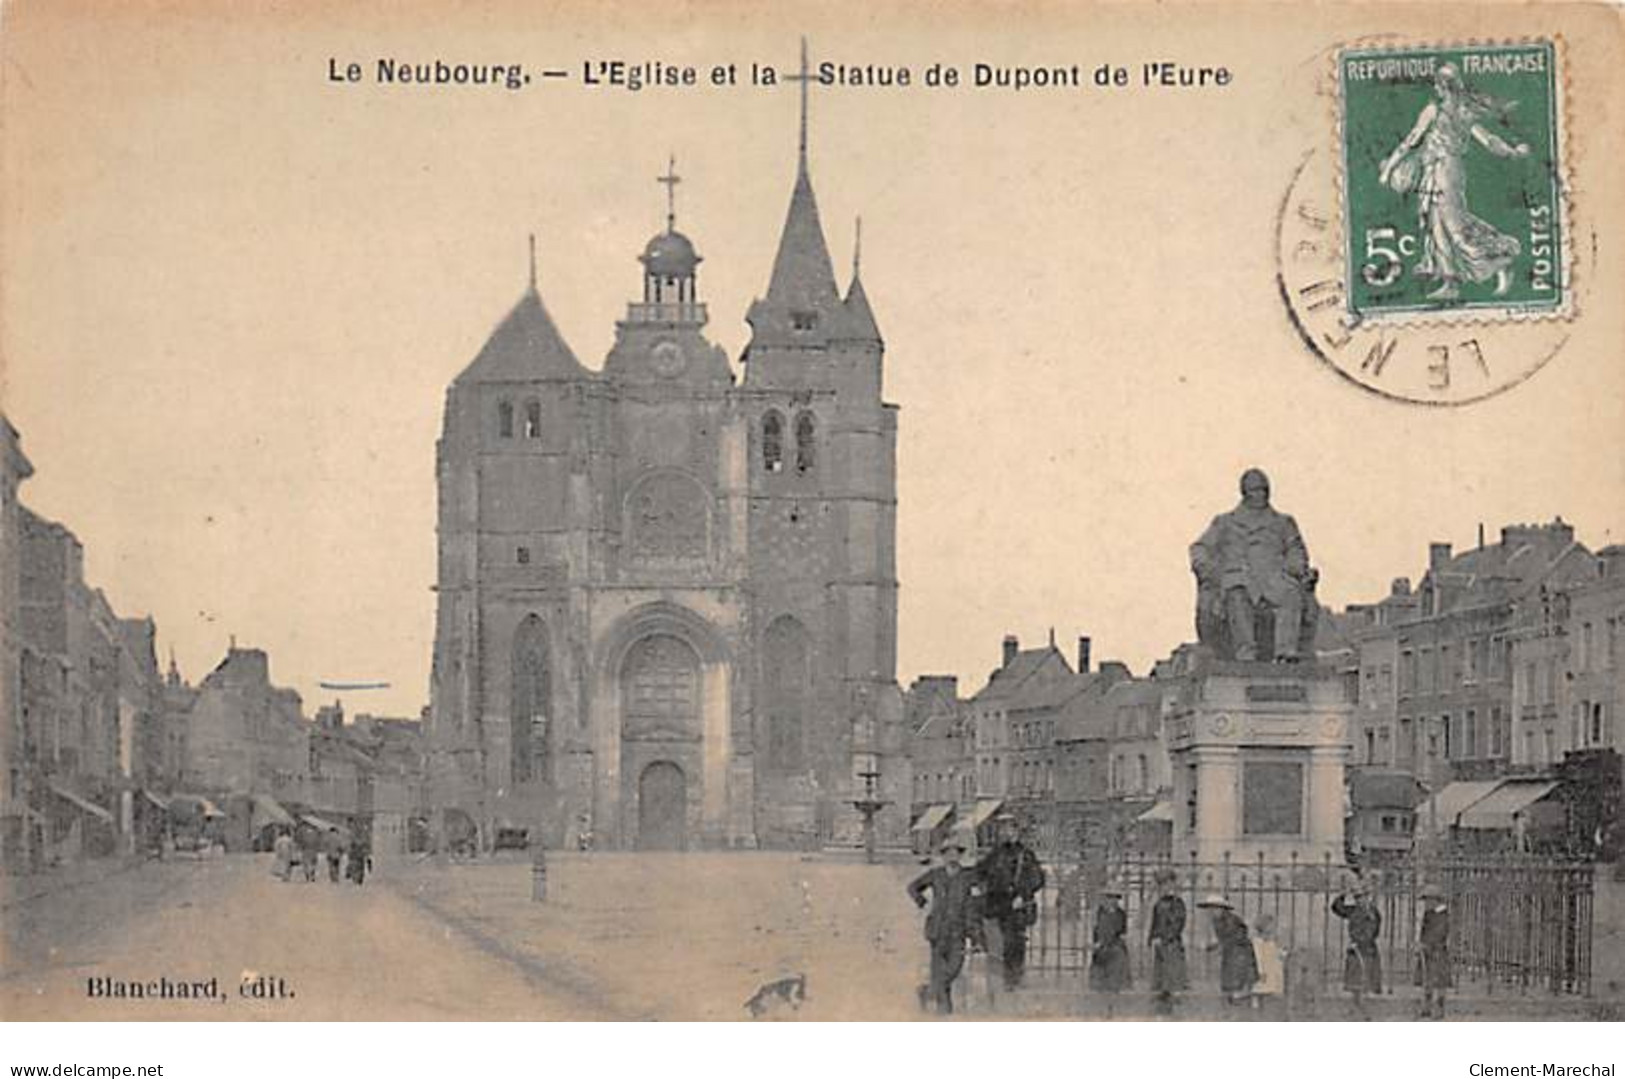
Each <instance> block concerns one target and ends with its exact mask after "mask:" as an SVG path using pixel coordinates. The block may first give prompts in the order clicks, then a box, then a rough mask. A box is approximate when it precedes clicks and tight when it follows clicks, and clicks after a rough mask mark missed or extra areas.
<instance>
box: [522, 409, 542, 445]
mask: <svg viewBox="0 0 1625 1079" xmlns="http://www.w3.org/2000/svg"><path fill="white" fill-rule="evenodd" d="M525 437H526V438H541V437H542V403H541V402H540V401H527V402H526V403H525Z"/></svg>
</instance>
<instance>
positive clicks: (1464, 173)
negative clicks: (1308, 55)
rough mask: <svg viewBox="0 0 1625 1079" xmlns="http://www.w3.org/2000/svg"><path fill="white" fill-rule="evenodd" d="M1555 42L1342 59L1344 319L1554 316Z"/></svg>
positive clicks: (1562, 300) (1558, 185) (1559, 203)
mask: <svg viewBox="0 0 1625 1079" xmlns="http://www.w3.org/2000/svg"><path fill="white" fill-rule="evenodd" d="M1558 59H1559V57H1558V54H1557V50H1556V49H1555V48H1554V44H1553V42H1551V41H1529V42H1524V43H1520V44H1505V45H1460V46H1456V45H1452V46H1440V47H1436V48H1426V47H1396V48H1387V49H1384V48H1360V49H1349V50H1345V51H1343V52H1341V53H1340V54H1339V55H1338V60H1337V67H1338V70H1337V81H1338V87H1339V90H1340V108H1341V115H1340V120H1341V126H1340V134H1341V146H1340V150H1341V152H1342V188H1343V224H1344V237H1345V248H1346V250H1345V264H1346V274H1347V287H1346V289H1345V291H1344V295H1345V297H1346V302H1347V304H1348V312H1349V315H1350V316H1351V317H1352V318H1353V319H1354V320H1355V321H1356V322H1359V321H1369V320H1383V319H1393V320H1411V319H1416V318H1446V319H1448V318H1452V317H1462V316H1467V317H1473V318H1479V319H1483V318H1491V319H1493V318H1497V317H1530V316H1541V315H1563V314H1566V313H1567V312H1568V310H1569V291H1570V282H1569V280H1568V278H1567V265H1568V263H1567V259H1566V258H1565V254H1566V250H1567V245H1568V243H1569V237H1568V236H1567V235H1566V234H1565V231H1564V212H1563V211H1564V202H1563V198H1564V188H1563V185H1564V170H1563V160H1562V145H1563V144H1562V139H1561V131H1560V128H1559V124H1560V123H1561V119H1562V116H1561V113H1562V108H1561V105H1562V103H1561V100H1560V98H1559V94H1560V91H1561V87H1562V80H1561V77H1560V73H1559V72H1558V70H1557V65H1558Z"/></svg>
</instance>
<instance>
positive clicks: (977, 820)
mask: <svg viewBox="0 0 1625 1079" xmlns="http://www.w3.org/2000/svg"><path fill="white" fill-rule="evenodd" d="M1002 805H1004V800H1003V799H1002V798H983V799H981V800H980V801H978V802H977V803H976V808H975V809H973V810H971V813H970V819H969V820H968V821H966V822H965V826H966V827H968V828H980V827H981V826H982V825H983V824H985V823H987V819H988V818H989V817H991V816H992V815H993V814H995V813H997V812H998V811H999V807H1000V806H1002Z"/></svg>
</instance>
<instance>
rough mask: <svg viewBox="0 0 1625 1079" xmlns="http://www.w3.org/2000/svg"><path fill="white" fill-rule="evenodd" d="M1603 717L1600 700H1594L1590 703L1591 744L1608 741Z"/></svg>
mask: <svg viewBox="0 0 1625 1079" xmlns="http://www.w3.org/2000/svg"><path fill="white" fill-rule="evenodd" d="M1604 718H1605V715H1604V713H1603V710H1602V702H1601V701H1596V702H1594V703H1593V704H1592V705H1591V744H1592V745H1594V746H1600V745H1605V744H1606V743H1607V741H1608V727H1607V725H1606V724H1605V723H1604V722H1603V720H1604Z"/></svg>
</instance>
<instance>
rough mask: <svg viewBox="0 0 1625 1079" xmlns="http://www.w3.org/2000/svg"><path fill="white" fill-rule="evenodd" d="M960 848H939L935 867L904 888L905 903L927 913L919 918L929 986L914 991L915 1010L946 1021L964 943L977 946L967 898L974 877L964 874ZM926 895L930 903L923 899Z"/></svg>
mask: <svg viewBox="0 0 1625 1079" xmlns="http://www.w3.org/2000/svg"><path fill="white" fill-rule="evenodd" d="M964 856H965V847H964V844H962V843H960V842H959V841H958V840H957V839H949V840H948V841H947V842H945V843H943V845H942V848H941V859H940V861H939V862H938V864H937V865H935V866H933V867H931V868H930V869H928V870H926V871H925V872H924V873H922V874H920V875H919V876H918V877H916V878H915V879H914V880H913V881H911V882H910V883H909V886H908V897H909V898H910V899H912V900H914V905H915V906H917V907H920V908H921V909H924V908H925V907H926V905H927V903H928V902H929V905H930V907H931V912H930V913H929V914H927V915H926V918H925V939H926V940H927V941H928V942H929V943H930V945H931V976H930V977H931V980H930V982H929V983H928V984H927V985H923V986H921V987H920V1006H921V1007H926V1006H930V1007H933V1008H935V1009H936V1011H937V1012H938V1013H939V1014H942V1015H952V1014H953V1010H954V998H953V985H954V979H955V978H957V977H959V972H960V970H961V969H962V968H963V967H964V965H965V943H966V941H967V940H969V941H971V942H972V943H974V944H977V945H978V946H980V943H981V912H980V911H979V910H978V909H977V907H978V902H977V899H976V896H975V894H974V892H973V888H974V887H975V884H976V874H975V873H972V872H971V871H970V870H968V869H966V868H964V866H963V864H962V862H961V860H962V859H963V858H964ZM928 892H929V893H930V896H931V898H930V900H929V901H928V900H927V899H926V893H928Z"/></svg>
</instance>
